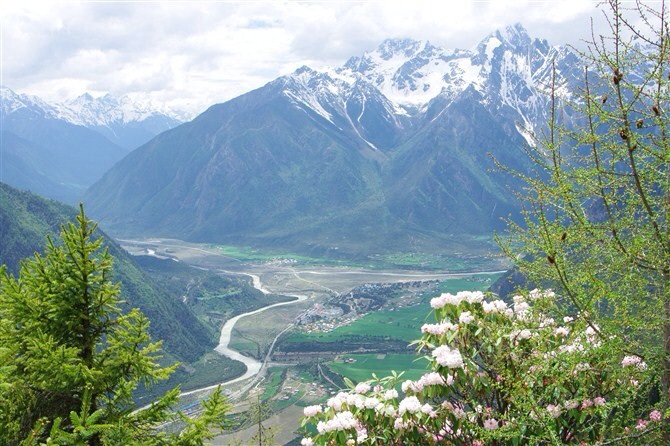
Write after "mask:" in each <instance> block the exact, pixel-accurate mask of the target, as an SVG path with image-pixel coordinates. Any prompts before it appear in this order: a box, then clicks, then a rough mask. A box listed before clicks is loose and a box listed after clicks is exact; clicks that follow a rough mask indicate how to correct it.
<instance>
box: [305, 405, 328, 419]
mask: <svg viewBox="0 0 670 446" xmlns="http://www.w3.org/2000/svg"><path fill="white" fill-rule="evenodd" d="M302 412H303V414H304V415H305V416H306V417H313V416H315V415H316V414H319V413H321V412H323V408H322V407H321V405H319V404H317V405H316V406H307V407H305V408H304V409H303V410H302Z"/></svg>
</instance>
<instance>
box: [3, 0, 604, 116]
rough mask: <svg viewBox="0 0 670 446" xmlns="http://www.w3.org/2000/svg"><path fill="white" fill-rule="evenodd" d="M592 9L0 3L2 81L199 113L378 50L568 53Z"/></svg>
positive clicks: (562, 5) (507, 3)
mask: <svg viewBox="0 0 670 446" xmlns="http://www.w3.org/2000/svg"><path fill="white" fill-rule="evenodd" d="M596 5H597V3H596V2H594V1H590V0H558V1H547V0H544V1H542V0H535V1H528V0H527V1H515V0H492V1H465V0H459V1H443V0H433V1H423V0H405V1H397V2H396V1H389V0H383V1H347V0H320V1H317V0H314V1H254V0H247V1H166V0H164V1H58V0H51V1H45V2H36V1H28V0H23V1H12V2H4V1H3V2H2V8H0V20H1V25H2V28H1V39H2V40H1V54H0V56H1V58H0V83H1V84H2V85H4V86H6V87H9V88H11V89H12V90H14V91H16V92H18V93H28V94H34V95H37V96H40V97H42V98H44V99H46V100H51V101H62V100H65V99H68V98H72V97H76V96H78V95H80V94H82V93H84V92H90V93H91V94H93V95H94V96H97V95H101V94H104V93H107V92H110V93H112V94H113V95H117V96H120V95H124V94H128V95H130V96H131V97H141V98H145V99H150V100H152V101H155V102H157V103H159V104H163V105H165V106H169V107H173V108H180V109H185V110H188V111H189V112H191V113H197V112H200V111H203V110H204V109H205V108H206V107H207V106H209V105H211V104H213V103H217V102H223V101H225V100H228V99H231V98H233V97H235V96H238V95H240V94H242V93H244V92H246V91H249V90H251V89H254V88H257V87H260V86H262V85H264V84H265V83H267V82H269V81H270V80H272V79H275V78H276V77H278V76H281V75H284V74H288V73H290V72H291V71H293V70H294V69H296V68H298V67H300V66H301V65H308V66H310V67H312V68H316V69H319V68H323V67H325V66H339V65H341V64H343V63H344V62H345V61H346V60H347V59H348V58H349V57H350V56H353V55H361V54H363V53H364V52H365V51H369V50H372V49H374V48H375V47H376V46H377V45H379V43H381V41H382V40H384V39H386V38H391V37H409V38H413V39H417V40H430V42H431V43H433V44H436V45H439V46H442V47H445V48H463V49H469V48H472V47H474V46H476V44H477V43H478V42H479V41H480V40H481V39H483V38H484V37H485V36H486V35H487V34H489V33H491V32H492V31H494V30H496V29H500V28H503V27H504V26H507V25H511V24H514V23H521V24H523V25H524V26H525V27H526V29H528V31H529V33H530V35H531V36H533V37H540V38H546V39H547V40H548V41H549V43H550V44H564V43H573V44H576V43H578V41H579V38H580V37H581V38H586V37H587V36H588V34H589V33H590V17H592V16H594V17H599V16H600V15H601V13H600V12H599V11H598V10H597V7H596Z"/></svg>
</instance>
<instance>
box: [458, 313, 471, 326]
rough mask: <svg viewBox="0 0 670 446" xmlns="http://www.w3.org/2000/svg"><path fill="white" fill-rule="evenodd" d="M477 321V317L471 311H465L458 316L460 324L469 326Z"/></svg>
mask: <svg viewBox="0 0 670 446" xmlns="http://www.w3.org/2000/svg"><path fill="white" fill-rule="evenodd" d="M474 320H475V317H474V316H473V315H472V313H471V312H469V311H464V312H462V313H461V314H460V315H459V316H458V322H460V323H461V324H465V325H467V324H469V323H471V322H473V321H474Z"/></svg>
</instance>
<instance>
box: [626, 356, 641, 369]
mask: <svg viewBox="0 0 670 446" xmlns="http://www.w3.org/2000/svg"><path fill="white" fill-rule="evenodd" d="M633 365H635V366H637V368H639V369H640V370H645V369H646V368H647V363H645V362H644V361H642V358H640V357H639V356H624V358H623V359H622V360H621V366H622V367H630V366H633Z"/></svg>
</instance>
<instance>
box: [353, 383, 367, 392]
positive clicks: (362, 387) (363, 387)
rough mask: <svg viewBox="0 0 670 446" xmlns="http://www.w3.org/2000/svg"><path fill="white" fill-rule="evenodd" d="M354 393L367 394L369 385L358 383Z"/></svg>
mask: <svg viewBox="0 0 670 446" xmlns="http://www.w3.org/2000/svg"><path fill="white" fill-rule="evenodd" d="M354 391H355V392H356V393H368V392H369V391H370V384H368V383H366V382H362V383H358V384H357V385H356V388H355V389H354Z"/></svg>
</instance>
